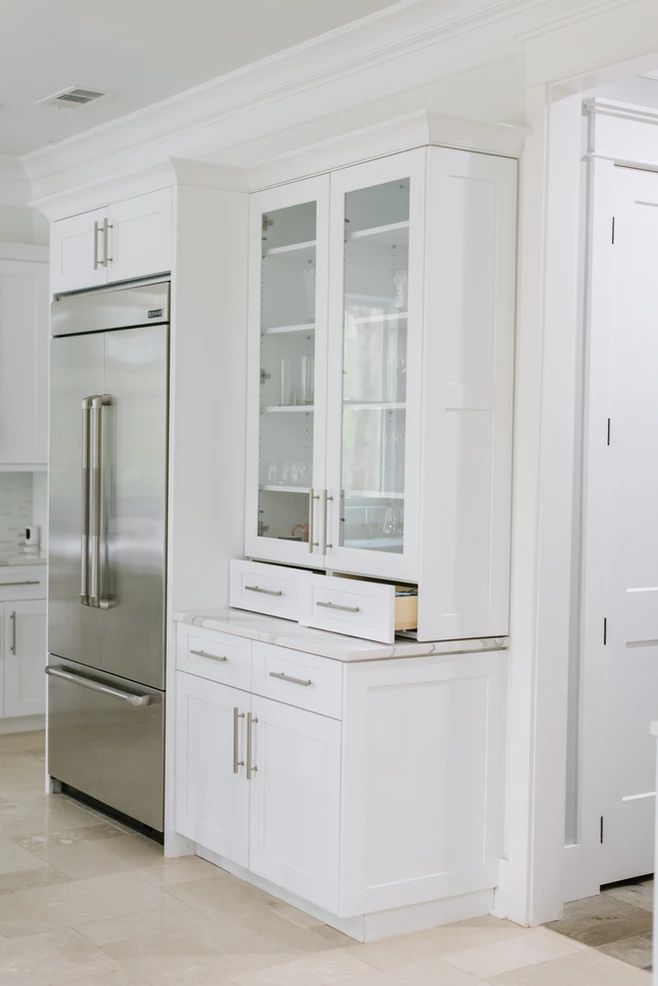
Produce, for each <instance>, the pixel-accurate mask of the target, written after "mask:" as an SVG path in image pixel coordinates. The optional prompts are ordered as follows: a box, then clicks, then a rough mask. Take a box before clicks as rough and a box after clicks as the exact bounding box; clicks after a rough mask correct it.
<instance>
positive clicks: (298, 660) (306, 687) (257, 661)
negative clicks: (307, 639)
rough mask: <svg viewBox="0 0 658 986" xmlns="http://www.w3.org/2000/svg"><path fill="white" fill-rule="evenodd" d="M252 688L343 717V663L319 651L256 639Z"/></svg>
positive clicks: (311, 710) (322, 712) (299, 704)
mask: <svg viewBox="0 0 658 986" xmlns="http://www.w3.org/2000/svg"><path fill="white" fill-rule="evenodd" d="M252 691H253V692H254V694H256V695H263V696H264V697H265V698H273V699H275V700H277V701H279V702H285V703H286V704H287V705H295V706H297V707H298V708H300V709H308V710H309V711H310V712H319V713H321V715H324V716H331V718H332V719H340V718H342V700H343V665H342V664H341V663H340V662H339V661H331V660H329V658H326V657H317V656H316V655H315V654H305V653H302V652H300V651H295V650H288V648H286V647H276V646H272V645H270V644H257V643H255V644H254V645H253V679H252Z"/></svg>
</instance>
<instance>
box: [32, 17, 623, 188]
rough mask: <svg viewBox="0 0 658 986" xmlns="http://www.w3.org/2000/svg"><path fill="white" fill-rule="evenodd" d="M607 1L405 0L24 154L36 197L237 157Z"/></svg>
mask: <svg viewBox="0 0 658 986" xmlns="http://www.w3.org/2000/svg"><path fill="white" fill-rule="evenodd" d="M614 2H615V0H559V3H558V14H557V15H556V0H402V2H401V3H398V4H395V5H393V6H392V7H389V8H386V9H384V10H383V11H380V12H379V13H378V14H376V15H373V16H370V17H366V18H363V19H361V20H359V21H356V22H354V23H352V24H349V25H346V26H345V27H343V28H340V29H338V30H335V31H332V32H329V33H328V34H324V35H322V36H320V37H317V38H314V39H312V40H310V41H307V42H305V43H304V44H301V45H297V46H295V47H294V48H290V49H287V50H286V51H283V52H279V53H277V54H276V55H274V56H271V57H269V58H267V59H263V60H261V61H259V62H255V63H253V64H251V65H248V66H245V67H244V68H241V69H240V70H238V71H234V72H231V73H228V74H226V75H224V76H222V77H220V78H218V79H215V80H213V81H212V82H209V83H207V84H205V85H203V86H198V87H196V88H195V89H192V90H188V91H187V92H184V93H181V94H179V95H177V96H174V97H172V98H170V99H167V100H165V101H163V102H160V103H157V104H154V105H153V106H150V107H146V108H145V109H142V110H140V111H138V112H136V113H133V114H130V115H129V116H126V117H123V118H121V119H119V120H115V121H112V122H111V123H108V124H104V125H103V126H100V127H95V128H93V129H92V130H89V131H87V132H85V133H82V134H79V135H77V136H75V137H72V138H69V139H68V140H65V141H62V142H61V143H60V144H55V145H49V146H48V147H45V148H42V149H40V150H37V151H34V152H32V153H30V154H27V155H25V156H24V157H23V158H22V159H21V161H22V163H23V165H24V167H25V170H26V172H27V174H28V176H29V179H30V181H31V183H32V189H33V194H34V197H35V199H36V200H37V201H43V200H45V199H47V198H49V197H51V196H57V195H59V194H61V193H63V192H66V191H68V190H70V189H72V188H75V187H78V188H80V187H84V186H87V185H91V184H94V183H96V184H98V183H101V182H103V181H108V180H109V179H111V178H112V179H113V178H116V177H120V176H122V175H126V174H128V173H130V172H136V171H140V170H144V169H148V168H151V167H156V166H158V165H160V164H161V163H162V162H163V161H165V160H167V159H168V158H172V157H173V158H180V159H188V160H189V159H197V160H198V159H205V160H212V161H215V162H220V163H224V164H231V163H235V156H236V149H238V148H240V147H245V146H248V145H249V144H251V143H257V142H258V141H259V140H262V139H263V138H265V137H267V136H268V135H273V134H276V133H282V132H285V131H290V133H291V134H292V133H293V132H294V130H295V128H299V127H301V126H303V125H304V124H306V123H308V122H309V121H311V120H313V119H317V118H318V117H329V116H331V115H332V114H336V113H340V112H342V111H344V110H346V109H349V108H353V107H354V105H355V94H356V100H357V101H358V103H359V104H364V105H365V104H367V103H369V102H374V101H376V100H378V99H381V98H384V97H386V96H388V95H391V94H393V93H396V92H400V91H403V90H406V89H412V88H414V87H418V86H422V85H426V84H428V83H431V82H436V81H438V80H439V79H441V78H447V77H449V76H451V75H454V74H456V73H458V72H460V71H466V70H468V69H471V68H473V67H476V66H478V65H484V64H486V63H487V62H491V61H493V60H495V59H496V57H498V58H503V57H509V56H510V55H511V54H514V55H518V54H519V53H520V52H521V53H522V51H523V43H524V42H523V39H524V38H530V37H532V38H537V37H539V36H541V35H542V34H544V33H547V34H550V33H551V32H554V31H556V30H557V29H558V28H559V27H560V26H564V25H565V24H566V25H568V24H570V23H572V22H573V21H574V19H575V18H577V17H579V18H580V19H582V18H588V17H593V16H596V14H597V12H600V11H601V10H602V9H603V8H605V9H607V8H608V7H609V6H610V4H612V3H614ZM627 2H630V0H616V3H617V5H619V4H620V3H622V4H623V3H627ZM392 63H394V66H395V71H394V72H393V71H391V65H392ZM241 163H244V164H246V165H247V166H249V165H251V164H256V162H255V161H246V162H241Z"/></svg>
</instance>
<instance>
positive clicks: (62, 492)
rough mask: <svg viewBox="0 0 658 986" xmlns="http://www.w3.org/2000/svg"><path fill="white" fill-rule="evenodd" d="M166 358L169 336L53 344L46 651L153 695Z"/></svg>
mask: <svg viewBox="0 0 658 986" xmlns="http://www.w3.org/2000/svg"><path fill="white" fill-rule="evenodd" d="M167 354H168V327H167V325H165V324H159V325H158V324H156V325H145V326H141V327H139V328H126V329H118V330H112V331H105V332H94V333H90V334H88V335H78V336H61V337H58V338H55V339H53V341H52V363H51V395H52V396H51V453H50V468H51V493H50V544H49V549H50V554H49V633H48V648H49V651H50V652H51V653H52V654H56V655H58V656H59V657H62V658H68V659H70V660H74V661H76V662H79V663H81V664H85V665H88V666H89V667H92V668H97V669H99V670H104V671H107V672H109V673H111V674H116V675H120V676H121V677H123V678H127V679H130V680H132V681H135V682H140V683H142V684H145V685H150V686H152V687H154V688H164V653H165V644H164V607H165V574H164V573H165V548H166V543H165V538H166V495H167V490H166V475H167ZM85 405H86V408H85ZM85 448H86V450H87V451H86V455H85V451H84V450H85ZM85 465H86V466H87V468H85ZM85 532H87V533H85Z"/></svg>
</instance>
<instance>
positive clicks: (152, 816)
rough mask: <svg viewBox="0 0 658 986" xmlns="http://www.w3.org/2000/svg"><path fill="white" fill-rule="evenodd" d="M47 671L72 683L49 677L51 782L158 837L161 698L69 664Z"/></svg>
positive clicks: (57, 663)
mask: <svg viewBox="0 0 658 986" xmlns="http://www.w3.org/2000/svg"><path fill="white" fill-rule="evenodd" d="M81 608H82V607H81ZM51 668H52V669H54V670H56V671H63V672H64V673H65V674H66V675H68V676H70V677H67V678H61V677H49V678H48V773H49V774H50V776H51V777H54V778H56V779H57V780H59V781H62V782H64V783H65V784H69V785H70V786H71V787H74V788H76V789H77V790H79V791H84V793H85V794H87V795H89V796H90V797H92V798H97V799H98V800H99V801H102V802H103V804H106V805H109V806H110V807H112V808H115V809H116V810H117V811H121V812H123V813H124V814H126V815H129V816H130V817H131V818H135V819H137V820H138V821H140V822H143V823H144V824H145V825H150V826H151V827H152V828H154V829H156V830H158V831H162V827H163V776H164V764H163V756H164V695H163V694H162V693H161V692H158V691H156V690H155V689H152V688H144V687H142V686H141V685H140V686H134V685H133V684H132V683H130V682H126V681H125V680H123V679H121V678H115V677H114V676H112V675H108V674H104V673H103V672H100V671H96V670H93V671H92V670H90V669H89V668H88V667H84V666H82V665H76V664H74V663H73V662H72V661H62V660H60V659H58V658H54V659H53V658H51V662H50V665H49V670H50V669H51ZM81 682H82V683H81ZM90 685H91V686H92V687H90ZM94 686H96V687H94ZM98 686H101V688H103V687H105V688H107V687H109V688H110V689H111V690H112V693H111V694H108V693H107V692H105V691H103V690H98ZM135 698H136V699H138V700H141V701H142V702H144V701H146V702H147V704H132V703H131V701H130V699H135Z"/></svg>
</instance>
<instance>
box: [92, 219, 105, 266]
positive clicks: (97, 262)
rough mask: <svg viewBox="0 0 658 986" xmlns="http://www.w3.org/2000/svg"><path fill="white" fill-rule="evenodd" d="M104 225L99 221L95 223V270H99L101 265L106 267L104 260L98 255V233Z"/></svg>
mask: <svg viewBox="0 0 658 986" xmlns="http://www.w3.org/2000/svg"><path fill="white" fill-rule="evenodd" d="M101 230H102V227H101V224H100V223H99V222H95V223H94V270H98V268H99V267H104V266H105V265H104V263H103V261H102V260H101V259H100V258H99V256H98V234H99V233H100V232H101Z"/></svg>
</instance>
